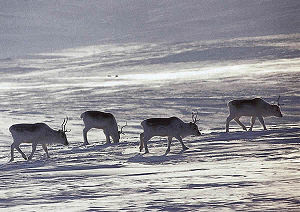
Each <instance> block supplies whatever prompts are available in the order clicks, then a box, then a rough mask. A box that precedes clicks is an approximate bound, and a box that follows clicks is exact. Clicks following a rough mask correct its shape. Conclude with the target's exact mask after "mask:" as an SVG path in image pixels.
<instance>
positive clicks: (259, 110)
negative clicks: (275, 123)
mask: <svg viewBox="0 0 300 212" xmlns="http://www.w3.org/2000/svg"><path fill="white" fill-rule="evenodd" d="M279 99H280V96H279V97H278V99H277V104H269V103H268V102H266V101H265V100H263V99H261V98H254V99H241V100H232V101H230V102H229V103H228V108H229V116H228V117H227V119H226V132H229V122H230V121H231V120H233V119H234V120H235V122H236V123H238V124H239V125H240V126H241V127H242V128H243V129H244V130H245V131H247V128H246V126H245V125H244V124H243V123H242V122H240V120H239V119H240V117H242V116H250V117H251V126H250V128H249V131H252V129H253V125H254V123H255V120H256V118H258V120H259V122H260V123H261V124H262V126H263V128H264V130H267V128H266V125H265V122H264V119H263V117H268V116H275V117H282V113H281V111H280V105H283V104H279Z"/></svg>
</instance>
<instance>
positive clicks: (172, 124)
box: [140, 113, 201, 154]
mask: <svg viewBox="0 0 300 212" xmlns="http://www.w3.org/2000/svg"><path fill="white" fill-rule="evenodd" d="M197 115H198V114H195V113H192V122H189V123H185V122H183V121H182V120H181V119H179V118H177V117H170V118H150V119H146V120H144V121H142V122H141V125H142V127H143V129H144V132H143V133H141V134H140V152H141V151H142V150H143V148H145V153H149V150H148V146H147V142H148V141H149V140H150V139H151V138H152V137H154V136H164V137H168V148H167V150H166V153H165V154H168V153H169V152H170V147H171V142H172V138H173V137H175V138H176V139H177V140H178V141H179V142H180V143H181V146H182V149H183V150H187V149H188V147H187V146H185V145H184V143H183V141H182V139H183V138H184V137H186V136H189V135H195V136H200V135H201V133H200V132H199V129H198V126H197V124H196V123H197V121H199V120H197Z"/></svg>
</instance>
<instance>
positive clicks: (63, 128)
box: [61, 117, 71, 132]
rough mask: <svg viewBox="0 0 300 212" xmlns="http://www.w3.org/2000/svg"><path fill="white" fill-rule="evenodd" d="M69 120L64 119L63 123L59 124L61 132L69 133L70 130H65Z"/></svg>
mask: <svg viewBox="0 0 300 212" xmlns="http://www.w3.org/2000/svg"><path fill="white" fill-rule="evenodd" d="M68 120H69V118H68V117H66V118H65V119H64V121H63V123H62V124H61V130H62V131H63V132H71V130H66V125H67V122H68Z"/></svg>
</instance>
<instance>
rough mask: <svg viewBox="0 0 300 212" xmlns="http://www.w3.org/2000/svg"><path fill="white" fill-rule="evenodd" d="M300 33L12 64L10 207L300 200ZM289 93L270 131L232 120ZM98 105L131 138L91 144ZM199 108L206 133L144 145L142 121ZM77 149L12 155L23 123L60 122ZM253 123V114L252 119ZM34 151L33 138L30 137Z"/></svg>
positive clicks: (6, 100)
mask: <svg viewBox="0 0 300 212" xmlns="http://www.w3.org/2000/svg"><path fill="white" fill-rule="evenodd" d="M299 38H300V35H299V34H292V35H279V36H268V37H256V38H243V39H233V40H216V41H209V42H181V43H159V44H153V43H152V44H149V43H129V44H122V45H121V44H119V45H117V44H116V45H99V46H88V47H82V48H73V49H66V50H62V51H57V52H54V53H44V54H36V55H29V56H26V57H22V58H15V59H13V58H7V59H3V60H1V61H0V74H1V79H0V95H1V101H0V111H1V113H0V120H1V122H0V182H1V185H0V210H3V211H21V210H22V211H42V210H55V211H58V210H64V211H97V210H101V211H117V210H125V211H147V210H148V211H150V210H151V211H152V210H153V211H168V210H169V211H176V210H180V211H196V210H204V211H207V210H222V211H232V210H242V211H245V210H252V211H257V210H259V211H266V210H277V211H283V210H286V211H287V210H289V211H297V210H299V207H300V192H299V188H300V183H299V182H300V174H299V173H300V172H299V171H300V169H299V167H300V160H299V158H300V154H299V142H300V84H299V81H300V46H299V45H300V44H299ZM278 95H281V97H282V99H281V100H282V102H283V103H284V106H282V108H281V109H282V112H283V114H284V117H283V118H281V119H280V118H266V119H265V122H266V125H267V127H268V130H267V131H263V130H262V127H261V125H259V123H258V122H257V123H256V125H255V128H254V131H253V132H243V131H242V129H241V128H240V127H239V126H237V125H236V124H235V123H233V122H232V123H231V132H230V133H225V132H224V131H225V130H224V128H225V126H224V125H225V119H226V117H227V115H228V111H227V106H226V103H227V102H228V101H229V100H232V99H234V98H245V97H247V98H248V97H263V98H264V99H265V100H267V101H269V102H272V101H275V100H276V99H277V97H278ZM86 110H101V111H106V112H112V113H113V114H114V115H115V116H116V118H117V121H118V122H119V124H120V125H123V124H124V123H125V121H127V122H128V126H127V127H126V128H125V129H124V130H125V133H126V135H124V136H122V138H121V142H120V143H119V144H111V145H107V144H105V137H104V135H103V133H102V132H101V131H99V130H91V131H90V132H89V134H88V138H89V141H90V145H88V146H86V147H83V146H81V145H82V143H83V138H82V129H83V122H82V120H81V119H80V114H81V113H82V112H84V111H86ZM192 111H198V113H199V117H200V118H201V119H200V121H199V124H198V126H199V128H200V129H201V131H202V133H203V135H202V136H201V137H188V138H185V139H184V142H185V144H186V145H187V146H188V147H189V150H187V151H185V152H182V151H181V145H180V144H179V142H178V141H176V140H174V141H173V144H172V147H171V152H170V153H169V154H168V155H164V153H165V150H166V145H167V142H166V139H164V138H163V139H161V138H159V137H157V138H153V139H152V140H151V141H150V143H149V150H150V153H149V154H143V153H139V150H138V145H139V133H141V132H142V129H141V127H140V122H141V121H142V120H144V119H146V118H150V117H168V116H178V117H179V118H181V119H183V120H185V121H190V120H191V113H192ZM66 116H68V117H69V118H70V121H69V123H68V124H67V129H71V132H70V133H68V139H69V142H70V146H68V147H64V146H60V145H53V146H50V147H49V153H50V156H51V158H50V159H47V158H46V156H45V153H44V152H43V150H42V148H41V146H39V147H38V149H37V152H36V153H35V155H34V157H33V160H32V161H24V160H23V158H22V157H21V155H20V154H19V153H18V152H16V153H15V156H16V158H15V162H12V163H8V160H9V159H10V144H11V142H12V138H11V136H10V134H9V131H8V128H9V126H10V125H12V124H14V123H26V122H27V123H34V122H45V123H47V124H48V125H49V126H51V127H53V128H59V127H60V125H61V123H62V121H63V119H64V118H65V117H66ZM242 121H243V122H244V123H247V126H249V120H248V119H242ZM21 149H23V151H24V152H25V153H26V154H29V153H30V151H31V146H29V145H22V146H21Z"/></svg>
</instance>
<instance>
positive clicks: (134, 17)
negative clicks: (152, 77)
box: [0, 0, 300, 58]
mask: <svg viewBox="0 0 300 212" xmlns="http://www.w3.org/2000/svg"><path fill="white" fill-rule="evenodd" d="M297 32H300V1H298V0H286V1H280V0H251V1H248V0H227V1H219V0H209V1H208V0H194V1H192V0H189V1H180V0H177V1H146V0H145V1H140V0H131V1H109V0H102V1H75V0H68V1H67V0H61V1H52V0H50V1H32V0H27V1H21V0H10V1H5V0H0V47H1V51H0V58H3V57H9V56H15V55H20V54H26V53H32V52H43V51H51V50H52V49H61V48H68V47H76V46H82V45H83V46H84V45H93V44H99V43H104V42H161V41H173V42H174V41H195V40H207V39H223V38H235V37H248V36H260V35H274V34H290V33H297Z"/></svg>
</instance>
